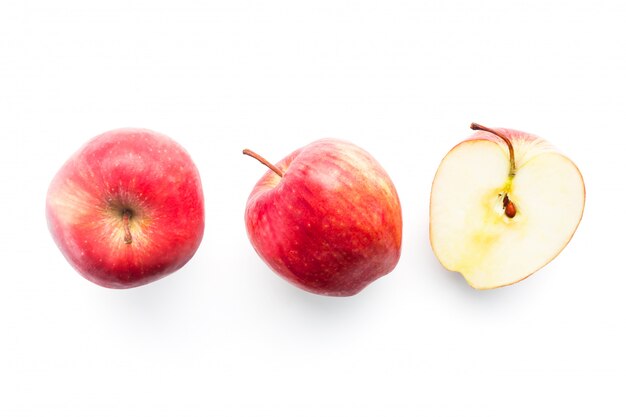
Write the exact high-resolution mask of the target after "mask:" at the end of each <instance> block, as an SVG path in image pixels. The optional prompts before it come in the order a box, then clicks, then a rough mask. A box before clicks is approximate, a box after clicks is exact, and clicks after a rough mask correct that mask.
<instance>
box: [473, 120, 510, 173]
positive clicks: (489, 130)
mask: <svg viewBox="0 0 626 417" xmlns="http://www.w3.org/2000/svg"><path fill="white" fill-rule="evenodd" d="M470 129H472V130H484V131H485V132H489V133H493V134H494V135H496V136H497V137H499V138H500V139H502V140H503V141H504V142H506V146H508V147H509V160H510V161H511V171H510V174H509V175H510V176H511V177H512V176H514V175H515V152H514V151H513V144H512V143H511V140H510V139H509V138H507V137H506V136H504V135H502V134H501V133H499V132H497V131H496V130H494V129H491V128H488V127H485V126H483V125H479V124H478V123H472V124H471V125H470Z"/></svg>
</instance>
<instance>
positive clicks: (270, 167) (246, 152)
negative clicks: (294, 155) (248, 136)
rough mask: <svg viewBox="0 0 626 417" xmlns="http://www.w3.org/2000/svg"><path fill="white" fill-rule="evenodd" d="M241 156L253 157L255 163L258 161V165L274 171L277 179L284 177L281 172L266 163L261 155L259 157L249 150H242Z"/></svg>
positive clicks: (268, 162)
mask: <svg viewBox="0 0 626 417" xmlns="http://www.w3.org/2000/svg"><path fill="white" fill-rule="evenodd" d="M243 154H244V155H248V156H251V157H253V158H254V159H256V160H257V161H259V162H260V163H262V164H263V165H265V166H266V167H268V168H269V169H271V170H272V171H274V172H275V173H276V175H278V176H279V177H282V176H283V175H285V173H284V172H283V171H281V170H280V169H279V168H277V167H276V166H275V165H274V164H272V163H271V162H270V161H268V160H267V159H265V158H263V157H262V156H261V155H259V154H258V153H256V152H252V151H251V150H250V149H244V150H243Z"/></svg>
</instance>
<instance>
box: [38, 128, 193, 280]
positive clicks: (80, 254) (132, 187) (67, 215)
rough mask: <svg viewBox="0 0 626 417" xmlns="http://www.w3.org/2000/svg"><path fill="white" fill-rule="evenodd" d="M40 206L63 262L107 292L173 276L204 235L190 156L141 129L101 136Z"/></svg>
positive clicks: (66, 167) (67, 169)
mask: <svg viewBox="0 0 626 417" xmlns="http://www.w3.org/2000/svg"><path fill="white" fill-rule="evenodd" d="M46 207H47V210H46V211H47V218H48V224H49V227H50V230H51V232H52V235H53V237H54V239H55V241H56V243H57V245H58V246H59V248H60V249H61V251H62V252H63V254H64V255H65V256H66V258H67V259H68V261H69V262H70V264H71V265H72V266H73V267H74V268H75V269H77V270H78V271H79V272H80V273H81V274H82V275H83V276H84V277H85V278H87V279H89V280H90V281H93V282H95V283H97V284H99V285H102V286H105V287H110V288H129V287H135V286H139V285H143V284H146V283H148V282H152V281H154V280H156V279H159V278H161V277H163V276H165V275H168V274H170V273H171V272H174V271H176V270H177V269H179V268H180V267H182V266H183V265H184V264H185V263H186V262H187V261H188V260H189V259H190V258H191V257H192V256H193V254H194V253H195V251H196V249H197V248H198V246H199V244H200V241H201V240H202V235H203V232H204V199H203V194H202V186H201V183H200V177H199V174H198V171H197V169H196V167H195V165H194V164H193V162H192V161H191V158H190V157H189V155H188V154H187V152H186V151H185V150H184V149H183V148H182V147H180V146H179V145H178V144H176V143H175V142H174V141H172V140H171V139H169V138H168V137H166V136H164V135H161V134H158V133H156V132H151V131H148V130H143V129H120V130H115V131H111V132H106V133H104V134H102V135H100V136H97V137H96V138H94V139H92V140H91V141H90V142H88V143H87V144H86V145H85V146H84V147H83V148H82V149H80V150H79V151H78V152H77V153H76V154H74V156H73V157H72V158H71V159H70V160H68V162H66V163H65V165H64V166H63V167H62V168H61V170H60V171H59V172H58V173H57V175H56V176H55V178H54V179H53V181H52V183H51V185H50V188H49V191H48V197H47V204H46ZM127 213H131V215H130V216H129V218H128V222H129V226H128V229H129V230H127V228H126V227H125V224H124V216H125V214H127ZM129 231H130V233H131V235H132V240H131V241H130V242H128V241H127V240H128V239H127V238H128V236H127V232H129Z"/></svg>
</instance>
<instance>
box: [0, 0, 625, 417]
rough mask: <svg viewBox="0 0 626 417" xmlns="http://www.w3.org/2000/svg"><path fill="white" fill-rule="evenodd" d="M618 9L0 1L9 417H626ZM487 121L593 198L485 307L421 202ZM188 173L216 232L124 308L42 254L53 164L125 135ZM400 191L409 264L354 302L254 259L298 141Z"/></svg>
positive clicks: (1, 408)
mask: <svg viewBox="0 0 626 417" xmlns="http://www.w3.org/2000/svg"><path fill="white" fill-rule="evenodd" d="M625 21H626V5H624V3H623V2H622V1H619V0H616V1H604V0H598V1H593V2H576V1H563V2H556V1H546V0H537V1H517V2H506V1H497V0H493V1H474V2H470V1H467V2H465V1H445V0H441V1H439V0H437V1H435V0H432V1H417V0H415V1H356V0H355V1H344V0H331V1H325V0H317V1H311V2H296V1H282V2H280V1H266V2H255V1H242V0H234V1H224V2H211V1H197V2H193V1H188V0H176V1H155V0H145V1H140V0H109V1H98V2H88V1H78V0H77V1H70V0H60V1H44V0H42V1H35V0H31V1H29V0H2V3H1V4H0V140H1V147H0V173H1V175H0V202H1V205H0V210H1V219H2V220H1V225H2V226H1V228H0V257H1V264H2V271H1V272H0V275H1V283H2V286H1V291H0V325H1V326H0V336H1V340H0V415H2V416H81V417H84V416H116V417H120V416H272V417H275V416H416V415H424V416H530V415H533V416H534V415H546V416H553V415H586V416H589V415H596V416H617V415H620V416H623V415H625V414H624V413H626V404H625V401H626V400H625V399H624V389H625V386H626V342H625V340H624V337H623V336H624V332H625V327H626V324H625V322H626V301H625V299H626V296H625V294H626V280H625V278H626V276H625V274H624V268H623V265H622V261H623V260H624V247H625V244H624V235H625V234H626V228H625V221H624V213H625V210H626V200H625V198H624V155H625V153H626V138H625V137H624V124H625V122H626V119H625V115H626V81H625V80H624V77H625V74H626V29H625V27H624V24H625V23H624V22H625ZM472 121H475V122H479V123H482V124H486V125H489V126H503V127H510V128H516V129H520V130H526V131H530V132H533V133H537V134H540V135H541V136H543V137H545V138H547V139H548V140H550V141H551V142H552V143H553V144H555V145H556V146H557V147H558V148H559V149H561V150H562V151H563V152H564V153H565V154H567V155H568V156H569V157H571V158H572V159H573V160H574V161H575V162H576V163H577V165H578V166H579V168H580V170H581V171H582V173H583V175H584V178H585V181H586V186H587V205H586V211H585V215H584V217H583V220H582V223H581V224H580V227H579V229H578V232H577V233H576V235H575V236H574V238H573V240H572V241H571V243H570V245H569V246H568V247H567V248H566V249H565V250H564V251H563V253H562V254H561V255H560V256H559V257H558V258H557V259H556V260H554V261H553V262H552V263H551V264H549V265H548V266H546V267H545V268H543V269H542V270H541V271H539V272H538V273H536V274H534V275H533V276H532V277H531V278H529V279H527V280H526V281H523V282H521V283H519V284H517V285H514V286H512V287H508V288H503V289H498V290H493V291H487V292H478V291H475V290H472V289H471V288H470V287H468V286H467V284H465V282H464V280H463V279H462V277H461V276H460V275H458V274H455V273H450V272H447V271H445V270H444V269H443V268H442V267H441V266H440V264H439V263H438V261H437V259H436V258H435V257H434V255H433V253H432V251H431V249H430V246H429V242H428V202H429V192H430V185H431V181H432V178H433V175H434V173H435V171H436V169H437V166H438V164H439V162H440V161H441V158H442V157H443V156H444V155H445V154H446V152H447V151H448V150H449V149H450V148H452V146H454V145H455V144H456V143H458V142H459V141H460V140H462V139H464V138H465V137H467V136H468V135H470V134H471V132H470V130H469V129H468V126H469V124H470V122H472ZM126 126H135V127H146V128H150V129H153V130H157V131H160V132H162V133H165V134H167V135H169V136H171V137H172V138H174V139H175V140H177V141H178V142H179V143H181V144H182V145H183V146H184V147H185V148H186V149H187V150H188V151H189V152H190V154H191V155H192V157H193V159H194V160H195V162H196V164H197V165H198V168H199V170H200V172H201V175H202V180H203V185H204V189H205V196H206V207H207V212H206V217H207V224H206V231H205V237H204V240H203V242H202V245H201V247H200V249H199V251H198V252H197V254H196V256H195V257H194V258H193V259H192V260H191V261H190V262H189V264H187V266H185V267H184V268H183V269H182V270H180V271H179V272H177V273H176V274H174V275H171V276H169V277H167V278H165V279H163V280H161V281H158V282H156V283H153V284H151V285H148V286H145V287H141V288H137V289H133V290H127V291H115V290H107V289H104V288H100V287H97V286H96V285H94V284H92V283H90V282H88V281H86V280H84V279H83V278H81V277H80V276H79V275H78V274H77V273H76V272H74V270H73V269H72V268H71V267H70V266H69V264H68V263H67V262H66V261H65V260H64V258H63V256H62V255H61V253H60V252H59V250H58V249H57V248H56V247H55V245H54V243H53V241H52V239H51V237H50V236H49V233H48V230H47V226H46V221H45V216H44V202H45V194H46V190H47V187H48V184H49V182H50V180H51V179H52V177H53V175H54V174H55V172H56V171H57V170H58V169H59V168H60V166H61V164H62V163H63V162H64V161H65V160H66V159H67V158H68V157H69V156H70V155H71V154H72V153H73V152H74V151H75V150H76V149H78V148H79V147H80V146H81V145H82V144H83V143H84V142H85V141H87V140H88V139H90V138H91V137H93V136H95V135H97V134H99V133H101V132H103V131H106V130H109V129H113V128H118V127H126ZM322 137H337V138H342V139H346V140H350V141H353V142H355V143H357V144H359V145H360V146H362V147H364V148H365V149H367V150H368V151H369V152H370V153H372V154H373V155H375V157H376V158H377V159H378V160H379V162H381V164H382V165H383V166H384V167H385V168H386V169H387V171H388V172H389V174H390V176H391V177H392V179H393V180H394V182H395V184H396V187H397V189H398V192H399V195H400V198H401V202H402V205H403V213H404V244H403V253H402V258H401V260H400V263H399V264H398V266H397V268H396V269H395V270H394V271H393V272H392V273H391V274H390V275H388V276H387V277H385V278H383V279H380V280H379V281H377V282H375V283H374V284H372V285H371V286H370V287H368V288H366V289H365V290H364V291H363V292H362V293H361V294H359V295H357V296H355V297H351V298H326V297H320V296H315V295H312V294H308V293H305V292H303V291H301V290H299V289H297V288H295V287H292V286H291V285H289V284H288V283H286V282H285V281H283V280H282V279H280V278H278V277H277V276H275V275H274V274H273V273H272V272H271V271H270V270H269V269H268V268H267V267H266V266H265V265H264V264H263V263H262V261H261V260H260V259H259V258H258V257H257V255H256V254H255V252H254V251H253V249H252V247H251V246H250V244H249V243H248V240H247V237H246V232H245V228H244V222H243V212H244V208H245V204H246V199H247V196H248V194H249V192H250V191H251V189H252V187H253V185H254V184H255V182H256V181H257V180H258V178H259V177H260V176H261V175H262V173H263V172H264V171H265V169H264V167H262V166H261V165H260V164H259V163H258V162H256V161H254V160H252V159H250V158H248V157H245V156H243V155H241V150H242V149H243V148H244V147H249V148H251V149H254V150H256V151H257V152H259V153H262V154H263V155H264V156H266V157H267V158H268V159H270V160H273V161H277V160H279V159H281V158H282V157H284V156H285V155H287V154H288V153H290V152H291V151H293V150H294V149H296V148H297V147H300V146H303V145H305V144H307V143H309V142H310V141H313V140H315V139H318V138H322Z"/></svg>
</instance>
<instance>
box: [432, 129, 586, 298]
mask: <svg viewBox="0 0 626 417" xmlns="http://www.w3.org/2000/svg"><path fill="white" fill-rule="evenodd" d="M471 128H472V129H473V130H476V131H477V133H475V134H474V135H473V136H472V137H470V138H469V139H467V140H465V141H463V142H461V143H459V144H458V145H457V146H455V147H454V148H453V149H452V150H451V151H450V152H449V153H448V154H447V155H446V156H445V158H444V159H443V160H442V162H441V164H440V166H439V169H438V170H437V173H436V174H435V178H434V180H433V184H432V191H431V199H430V242H431V246H432V248H433V251H434V253H435V255H436V257H437V259H439V261H440V262H441V264H442V265H443V266H444V267H445V268H447V269H449V270H451V271H458V272H460V273H461V274H462V275H463V276H464V277H465V279H466V280H467V282H468V283H469V284H470V285H471V286H472V287H474V288H477V289H491V288H497V287H502V286H505V285H510V284H514V283H516V282H518V281H520V280H522V279H524V278H526V277H528V276H529V275H531V274H532V273H534V272H535V271H537V270H538V269H540V268H542V267H543V266H544V265H546V264H547V263H549V262H550V261H551V260H552V259H554V258H555V257H556V256H557V255H558V254H559V253H560V252H561V251H562V250H563V248H564V247H565V246H566V245H567V244H568V242H569V241H570V239H571V238H572V236H573V235H574V232H575V231H576V228H577V227H578V224H579V223H580V220H581V218H582V215H583V210H584V206H585V185H584V182H583V178H582V175H581V174H580V171H579V170H578V168H577V167H576V165H575V164H574V163H573V162H572V161H571V160H570V159H568V158H567V157H565V156H564V155H562V154H561V153H559V152H557V151H556V150H555V149H554V148H553V147H552V146H551V145H550V144H549V143H548V142H546V141H545V140H543V139H541V138H539V137H537V136H535V135H531V134H528V133H524V132H520V131H516V130H511V129H501V128H499V129H491V128H488V127H485V126H481V125H478V124H476V123H473V124H472V125H471Z"/></svg>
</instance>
